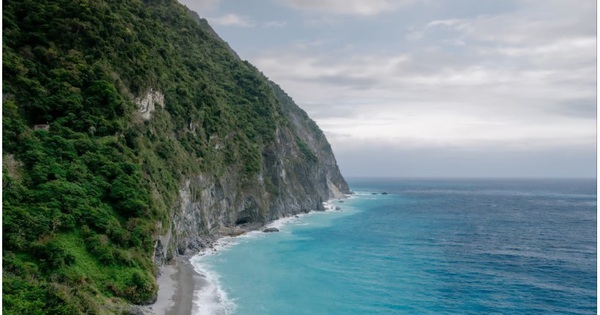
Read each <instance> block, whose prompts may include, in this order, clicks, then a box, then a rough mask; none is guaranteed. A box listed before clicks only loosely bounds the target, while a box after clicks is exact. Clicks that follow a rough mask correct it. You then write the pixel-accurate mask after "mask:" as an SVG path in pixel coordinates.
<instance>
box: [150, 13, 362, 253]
mask: <svg viewBox="0 0 600 315" xmlns="http://www.w3.org/2000/svg"><path fill="white" fill-rule="evenodd" d="M192 15H193V16H195V17H197V15H195V14H192ZM197 20H198V23H200V25H201V26H202V27H203V28H205V29H206V28H207V29H208V30H209V31H210V34H212V35H213V36H214V38H215V39H217V40H220V38H219V37H218V36H217V35H216V33H214V31H212V29H211V28H210V26H208V24H207V23H206V21H205V20H204V19H200V18H198V19H197ZM227 47H228V46H227ZM230 52H231V55H232V56H233V57H234V58H239V57H238V56H237V54H235V52H233V51H232V50H231V51H230ZM270 84H271V89H272V93H273V95H274V97H275V99H276V100H277V102H278V103H279V104H280V106H281V108H280V112H281V113H282V114H283V115H284V116H285V121H287V122H289V123H287V124H280V125H279V126H278V127H277V130H276V137H275V140H274V142H273V143H271V144H268V145H266V146H265V147H264V149H263V152H262V156H263V165H262V167H261V171H260V172H259V174H258V175H257V176H255V177H254V178H253V179H252V180H251V181H250V182H245V183H244V184H241V183H243V182H244V179H243V178H242V175H241V174H239V172H236V171H235V170H229V171H227V172H225V174H221V175H220V176H217V175H216V174H210V173H204V174H198V175H197V176H193V177H189V178H187V180H186V181H185V183H184V184H183V185H182V186H181V187H180V190H179V197H180V199H179V207H178V208H177V209H175V211H174V212H173V217H172V226H171V227H168V228H163V229H161V231H162V232H161V234H162V235H161V236H159V240H158V242H157V244H156V247H155V260H156V261H157V262H159V263H160V262H161V261H164V260H168V259H170V258H171V257H172V255H173V254H184V253H187V254H189V253H193V252H195V251H197V250H199V249H202V248H204V247H206V246H209V245H210V243H211V240H214V239H215V238H216V237H218V236H222V235H235V234H239V233H240V232H239V230H240V229H241V230H250V229H258V228H260V227H261V226H263V225H264V224H265V223H267V222H269V221H272V220H275V219H278V218H281V217H287V216H292V215H295V214H297V213H302V212H308V211H311V210H324V207H323V202H324V201H327V200H328V199H333V198H343V197H344V195H345V194H350V193H351V192H350V189H349V188H348V184H347V183H346V181H345V180H344V178H343V177H342V175H341V173H340V171H339V168H338V165H337V162H336V159H335V156H334V155H333V152H332V150H331V146H330V145H329V142H328V141H327V139H326V138H325V135H324V134H323V132H322V131H321V129H319V127H318V126H317V124H316V123H315V122H314V121H313V120H312V119H310V118H309V117H308V115H307V114H306V112H304V110H302V109H301V108H300V107H298V106H297V105H296V104H295V103H294V101H293V100H292V99H291V98H290V97H289V96H288V95H287V94H286V93H285V92H284V91H283V90H282V89H281V88H280V87H279V86H278V85H277V84H275V83H273V82H270ZM149 95H150V94H149ZM154 99H156V98H154ZM159 104H160V103H159ZM190 125H192V123H190ZM217 145H218V144H217Z"/></svg>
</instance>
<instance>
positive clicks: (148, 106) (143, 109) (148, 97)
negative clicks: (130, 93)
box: [133, 89, 165, 120]
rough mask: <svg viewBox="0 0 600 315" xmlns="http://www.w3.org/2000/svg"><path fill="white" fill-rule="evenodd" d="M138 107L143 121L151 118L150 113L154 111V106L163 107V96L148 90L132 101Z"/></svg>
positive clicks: (158, 92)
mask: <svg viewBox="0 0 600 315" xmlns="http://www.w3.org/2000/svg"><path fill="white" fill-rule="evenodd" d="M133 101H134V103H135V104H136V105H137V106H138V110H139V112H140V114H141V117H142V119H143V120H148V119H150V117H152V112H153V111H155V110H156V105H158V106H160V107H161V108H164V107H165V96H164V95H163V94H162V93H161V92H160V91H155V90H153V89H150V90H149V91H148V92H147V93H146V94H144V95H142V96H140V97H138V98H136V99H134V100H133Z"/></svg>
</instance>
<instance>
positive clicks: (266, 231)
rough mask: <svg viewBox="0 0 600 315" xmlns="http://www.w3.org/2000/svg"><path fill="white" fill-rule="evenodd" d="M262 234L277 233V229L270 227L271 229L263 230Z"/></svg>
mask: <svg viewBox="0 0 600 315" xmlns="http://www.w3.org/2000/svg"><path fill="white" fill-rule="evenodd" d="M263 232H265V233H271V232H279V229H278V228H274V227H271V228H266V229H264V230H263Z"/></svg>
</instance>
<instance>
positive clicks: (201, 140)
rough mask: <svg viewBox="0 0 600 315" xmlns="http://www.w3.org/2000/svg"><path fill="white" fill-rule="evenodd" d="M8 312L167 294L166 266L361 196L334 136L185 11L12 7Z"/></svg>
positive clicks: (125, 4) (113, 308) (132, 1)
mask: <svg viewBox="0 0 600 315" xmlns="http://www.w3.org/2000/svg"><path fill="white" fill-rule="evenodd" d="M3 14H4V16H3V21H4V32H3V45H4V50H3V73H4V77H3V133H4V138H3V188H4V189H3V237H4V244H3V245H4V247H3V270H4V272H3V302H4V303H3V311H4V313H6V314H17V313H22V312H33V313H40V314H78V313H87V314H102V313H115V312H118V311H119V310H123V309H127V305H128V304H130V303H133V304H147V303H151V302H153V301H154V300H155V299H156V293H157V283H156V277H157V275H158V274H157V270H158V268H157V267H160V266H161V265H163V264H164V263H166V262H169V261H170V260H172V259H174V258H175V257H176V256H178V255H183V254H190V253H193V252H195V251H197V250H200V249H202V248H203V247H204V246H206V245H207V244H208V242H210V240H211V239H214V238H215V237H218V236H219V235H227V234H236V233H239V231H240V230H242V229H248V228H253V227H259V226H261V225H263V224H265V223H266V222H269V221H271V220H274V219H277V218H280V217H284V216H290V215H293V214H296V213H300V212H307V211H310V210H319V209H322V207H323V206H322V203H323V202H324V201H326V200H327V199H330V198H338V197H341V196H342V195H343V194H345V193H349V189H348V185H347V183H346V182H345V180H344V178H343V177H342V175H341V174H340V171H339V169H338V166H337V163H336V160H335V157H334V155H333V153H332V150H331V147H330V145H329V143H328V142H327V139H326V138H325V136H324V134H323V132H322V131H321V130H320V129H319V127H318V126H317V125H316V124H315V122H314V121H312V120H311V119H310V118H309V117H308V115H307V114H306V113H305V112H304V111H303V110H302V109H301V108H299V107H298V106H297V105H296V104H295V103H294V102H293V100H292V99H291V98H290V97H289V96H288V95H287V94H286V93H285V92H284V91H283V90H282V89H281V88H280V87H279V86H278V85H277V84H275V83H273V82H271V81H270V80H269V79H268V78H266V77H265V76H264V75H263V74H262V73H261V72H260V71H259V70H258V69H256V68H255V67H254V66H252V65H251V64H250V63H249V62H247V61H244V60H242V59H240V57H239V56H238V55H237V54H236V53H235V52H234V51H233V50H232V49H231V48H230V47H229V45H228V44H227V43H225V42H224V41H223V40H221V39H220V38H219V37H218V35H217V34H216V33H215V32H214V30H212V29H211V28H210V26H209V25H208V23H207V22H206V20H204V19H201V18H199V17H198V16H197V15H196V14H195V13H193V12H191V11H189V10H188V9H187V8H185V7H184V6H182V5H180V4H179V3H178V2H177V1H171V0H146V1H136V0H125V1H94V2H87V1H71V0H58V1H49V0H48V1H7V2H6V3H5V4H4V12H3Z"/></svg>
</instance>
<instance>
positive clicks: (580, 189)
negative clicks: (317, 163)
mask: <svg viewBox="0 0 600 315" xmlns="http://www.w3.org/2000/svg"><path fill="white" fill-rule="evenodd" d="M350 185H351V188H352V189H353V190H354V191H355V192H357V194H355V195H354V196H353V198H352V199H350V200H346V201H344V202H343V203H340V202H339V201H335V202H334V203H333V205H334V206H339V207H341V209H342V210H341V211H328V212H324V213H323V212H321V213H311V214H309V215H306V216H301V217H299V218H292V219H291V220H288V222H276V223H275V225H277V226H278V227H279V228H280V230H281V231H280V232H279V233H270V234H266V233H261V232H253V233H250V234H249V235H246V236H244V237H241V238H235V239H226V240H223V242H222V244H221V245H220V246H219V247H220V249H219V250H218V251H217V252H216V253H215V254H212V255H205V256H202V257H195V258H194V259H193V260H192V261H193V263H194V264H195V266H196V267H197V268H198V269H199V271H201V272H203V273H205V274H206V275H207V276H208V278H209V279H208V280H209V282H210V283H211V286H209V287H207V288H206V289H205V290H204V292H197V300H196V302H197V309H196V310H195V313H196V314H595V313H596V182H595V180H556V181H553V180H389V179H388V180H374V179H371V180H365V179H363V180H351V181H350ZM383 191H385V192H387V193H388V194H387V195H381V194H380V193H381V192H383ZM373 192H376V193H378V194H377V195H372V193H373Z"/></svg>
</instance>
